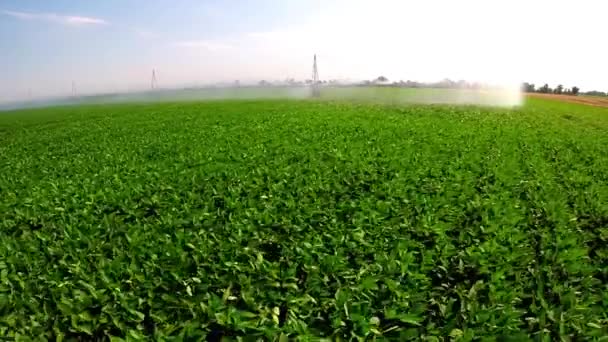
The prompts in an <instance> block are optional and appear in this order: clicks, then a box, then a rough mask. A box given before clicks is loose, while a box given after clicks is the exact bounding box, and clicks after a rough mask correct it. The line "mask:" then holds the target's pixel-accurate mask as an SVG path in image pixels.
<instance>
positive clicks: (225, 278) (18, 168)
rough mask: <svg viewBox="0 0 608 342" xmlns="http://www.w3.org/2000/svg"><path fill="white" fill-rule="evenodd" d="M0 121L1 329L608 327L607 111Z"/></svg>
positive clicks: (275, 331)
mask: <svg viewBox="0 0 608 342" xmlns="http://www.w3.org/2000/svg"><path fill="white" fill-rule="evenodd" d="M531 101H533V102H529V103H527V104H526V105H525V106H524V107H522V108H520V109H513V110H508V109H489V108H476V107H451V106H409V107H391V106H382V105H364V104H348V103H332V102H327V103H316V102H310V101H218V102H207V103H167V104H158V103H157V104H147V105H146V104H130V105H105V106H88V107H87V106H79V107H66V108H52V109H45V110H31V111H20V112H12V113H0V336H6V337H15V338H20V337H21V338H29V337H32V338H47V339H53V340H54V339H60V338H62V339H64V340H70V339H80V340H90V339H93V338H96V339H104V338H107V337H110V336H113V337H115V338H116V340H120V339H119V338H121V339H125V340H137V339H145V338H154V339H157V340H169V339H173V338H174V339H176V340H196V339H205V338H206V339H209V340H217V339H219V338H220V337H227V338H230V339H237V338H238V337H251V336H258V337H260V338H262V339H267V340H280V341H286V340H288V339H292V338H296V337H300V338H302V339H315V337H319V336H321V337H326V338H332V339H338V338H341V339H350V338H353V337H355V338H356V337H360V338H365V337H367V338H373V337H377V338H378V339H382V338H388V339H393V340H407V339H410V338H412V339H417V338H423V339H427V340H437V339H459V338H461V339H463V340H469V339H471V338H473V337H484V336H486V337H498V336H503V337H510V338H512V339H514V340H525V339H527V338H531V339H537V340H546V341H548V340H558V339H560V338H563V339H572V340H578V339H583V338H590V337H594V336H595V337H598V338H599V337H601V336H604V335H607V334H608V328H607V325H608V313H607V312H608V310H607V308H608V288H607V285H608V110H606V109H602V108H593V107H584V106H580V105H574V104H561V103H557V102H549V101H545V100H531Z"/></svg>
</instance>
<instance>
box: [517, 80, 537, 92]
mask: <svg viewBox="0 0 608 342" xmlns="http://www.w3.org/2000/svg"><path fill="white" fill-rule="evenodd" d="M521 88H522V90H523V91H524V92H526V93H533V92H535V91H536V89H535V88H536V87H535V86H534V83H528V82H524V84H523V85H522V87H521Z"/></svg>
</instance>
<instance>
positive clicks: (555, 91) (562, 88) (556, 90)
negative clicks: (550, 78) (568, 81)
mask: <svg viewBox="0 0 608 342" xmlns="http://www.w3.org/2000/svg"><path fill="white" fill-rule="evenodd" d="M563 92H564V86H563V85H561V84H559V85H558V86H557V87H556V88H555V90H554V91H553V93H555V94H558V95H561V94H562V93H563Z"/></svg>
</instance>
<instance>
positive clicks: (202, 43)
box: [172, 40, 232, 51]
mask: <svg viewBox="0 0 608 342" xmlns="http://www.w3.org/2000/svg"><path fill="white" fill-rule="evenodd" d="M172 45H173V46H176V47H181V48H191V49H204V50H208V51H223V50H229V49H232V45H230V44H226V43H222V42H216V41H210V40H189V41H181V42H175V43H173V44H172Z"/></svg>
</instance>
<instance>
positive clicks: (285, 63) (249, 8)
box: [0, 0, 608, 101]
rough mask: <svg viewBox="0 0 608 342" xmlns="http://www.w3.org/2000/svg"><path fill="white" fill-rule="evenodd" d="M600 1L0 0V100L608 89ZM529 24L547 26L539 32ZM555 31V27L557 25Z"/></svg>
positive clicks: (603, 9) (604, 10)
mask: <svg viewBox="0 0 608 342" xmlns="http://www.w3.org/2000/svg"><path fill="white" fill-rule="evenodd" d="M607 12H608V6H607V5H606V4H605V1H603V0H581V1H579V2H576V3H574V2H571V1H561V0H553V1H549V0H538V1H535V2H528V1H523V0H512V1H503V0H464V1H458V2H455V1H450V0H428V1H413V0H375V1H372V0H370V1H366V0H324V1H321V0H314V1H313V0H285V1H279V0H250V1H237V0H234V1H216V0H207V1H205V0H199V1H195V0H180V1H165V0H137V1H136V0H104V1H68V0H53V1H51V0H49V1H40V0H37V1H32V0H0V51H1V53H0V75H1V77H0V101H10V100H15V99H23V98H27V97H28V96H29V95H28V94H31V96H32V97H45V96H58V95H59V96H60V95H67V94H69V93H70V92H71V82H72V81H74V82H75V83H76V85H77V89H78V91H79V92H81V93H97V92H105V91H130V90H140V89H145V88H146V87H147V86H148V85H149V80H150V73H151V70H152V68H156V69H157V70H158V77H159V82H160V84H161V86H167V87H170V86H182V85H194V84H205V83H212V82H217V81H230V80H234V79H240V80H242V81H245V82H246V81H251V82H253V81H255V80H259V79H285V78H288V77H295V78H307V77H309V74H310V64H311V59H312V54H313V53H317V54H319V61H320V71H321V77H322V78H339V79H369V78H373V77H376V76H378V75H381V74H382V75H386V76H387V77H389V79H404V80H405V79H412V80H422V81H425V80H438V79H441V78H444V77H450V78H453V79H468V80H475V81H484V82H510V83H516V82H519V81H532V82H535V83H541V82H549V83H550V84H552V85H555V84H557V83H564V85H565V86H567V87H570V86H573V85H578V86H579V87H581V88H583V89H600V90H607V89H608V71H605V70H608V68H605V65H606V60H608V54H607V51H606V48H605V47H604V46H603V45H605V44H599V43H598V42H601V41H603V40H605V24H604V19H603V15H604V13H607ZM540 32H547V33H544V34H540ZM554 32H559V34H556V33H554Z"/></svg>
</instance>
